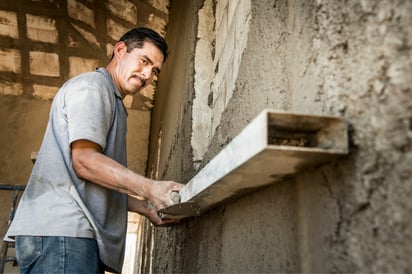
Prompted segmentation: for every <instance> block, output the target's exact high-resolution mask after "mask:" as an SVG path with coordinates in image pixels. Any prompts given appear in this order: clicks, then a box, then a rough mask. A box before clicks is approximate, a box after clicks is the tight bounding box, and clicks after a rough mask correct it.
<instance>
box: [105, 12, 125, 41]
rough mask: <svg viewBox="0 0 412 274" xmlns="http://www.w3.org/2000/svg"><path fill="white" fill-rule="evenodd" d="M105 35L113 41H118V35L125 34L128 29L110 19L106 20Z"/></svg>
mask: <svg viewBox="0 0 412 274" xmlns="http://www.w3.org/2000/svg"><path fill="white" fill-rule="evenodd" d="M106 25H107V35H109V36H110V37H111V38H112V39H114V40H116V41H117V40H119V38H120V35H122V34H123V33H125V32H127V31H128V30H129V29H128V28H127V27H125V26H123V25H120V24H119V23H117V22H115V21H114V20H112V19H111V18H108V19H107V22H106Z"/></svg>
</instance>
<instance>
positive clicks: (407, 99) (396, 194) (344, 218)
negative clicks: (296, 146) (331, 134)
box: [146, 0, 412, 273]
mask: <svg viewBox="0 0 412 274" xmlns="http://www.w3.org/2000/svg"><path fill="white" fill-rule="evenodd" d="M247 2H249V1H245V0H240V1H224V0H218V1H213V2H211V3H210V1H181V0H179V1H177V0H176V1H172V3H171V12H170V21H169V25H168V35H167V38H168V40H169V41H170V43H171V48H172V52H174V53H175V57H172V58H176V59H178V60H176V61H177V63H175V62H171V63H169V65H170V67H168V71H169V74H168V75H169V78H163V79H162V80H161V81H163V80H164V81H165V82H163V86H162V87H161V89H160V90H159V91H160V92H158V93H157V96H158V97H157V98H156V100H157V101H156V102H161V103H160V104H159V105H157V104H156V106H155V112H154V113H156V115H157V116H156V118H155V119H156V121H157V122H156V124H155V126H154V127H152V132H151V153H150V159H151V160H150V167H149V168H150V171H151V172H152V174H153V175H156V176H157V177H158V178H167V179H175V180H180V181H182V182H187V181H188V180H189V179H190V178H191V177H192V176H193V175H194V173H195V172H196V170H197V169H198V168H202V166H204V165H205V164H206V163H207V162H208V161H210V160H211V159H213V157H214V156H215V155H216V154H217V153H218V152H219V151H220V150H221V149H222V148H223V147H224V146H225V145H226V144H227V143H228V142H230V140H231V139H233V138H234V137H235V136H236V135H237V134H238V133H239V132H240V131H241V129H242V128H243V127H245V126H246V125H247V124H248V123H249V121H250V120H251V119H253V118H254V117H255V116H256V115H257V114H258V113H259V112H260V111H261V110H262V109H264V108H274V109H279V110H285V111H294V112H303V113H312V114H327V115H336V116H340V117H343V118H345V119H346V120H347V121H348V123H349V124H350V128H351V129H350V132H349V134H350V138H351V149H350V150H351V152H350V154H349V155H348V156H346V157H344V158H343V159H340V160H337V161H335V162H330V163H328V164H325V165H323V166H320V167H317V168H316V169H315V170H308V171H305V172H302V173H301V174H298V175H297V176H293V177H291V178H288V179H285V180H283V181H281V182H278V183H276V184H273V185H272V186H270V187H267V188H265V189H262V190H259V191H256V192H254V193H251V194H248V195H246V196H244V197H241V198H239V199H237V200H235V201H231V202H229V203H226V204H224V205H222V206H219V207H218V208H215V209H213V210H211V211H208V212H206V213H204V214H202V215H201V216H200V217H196V218H192V219H188V220H185V221H183V222H182V223H181V224H179V225H177V226H174V227H171V228H149V227H147V228H146V229H147V231H151V232H152V233H153V234H150V235H151V236H154V237H153V239H154V242H152V243H154V249H152V250H151V251H150V252H152V254H153V260H152V261H151V264H150V268H151V269H152V270H153V272H155V273H162V272H163V273H164V272H185V273H187V272H194V273H214V272H221V273H228V272H232V273H261V272H271V273H279V272H317V273H329V272H345V273H355V272H356V273H369V272H375V273H409V272H411V271H412V264H411V262H410V255H411V254H412V244H411V243H412V229H411V226H412V221H411V218H410V216H411V212H412V202H411V201H410V196H411V195H412V174H411V173H412V169H411V168H410V166H411V162H412V161H411V160H412V152H411V149H412V142H411V139H412V90H411V87H412V78H411V77H410V75H412V61H411V60H412V59H411V54H412V51H411V45H412V41H411V39H412V29H411V28H410V26H411V25H412V2H411V1H385V0H378V1H375V0H370V1H369V0H364V1H333V0H330V1H311V2H308V1H293V0H289V1H287V0H285V1H269V0H253V1H250V5H247ZM234 3H236V4H234ZM232 4H234V5H235V6H236V7H238V8H240V9H236V8H233V6H232V8H231V5H232ZM208 5H212V6H211V7H209V6H208ZM209 8H210V9H209ZM229 11H231V12H229ZM205 13H206V14H208V13H212V14H214V17H215V18H214V20H213V19H209V20H210V21H209V22H212V23H213V22H214V23H213V24H214V25H213V28H212V33H209V34H208V35H209V36H208V35H206V34H207V33H206V34H205V32H207V31H206V30H207V29H208V28H205V27H204V26H203V25H202V18H204V17H203V16H204V14H205ZM236 13H241V14H244V18H248V17H249V16H250V21H249V22H247V21H244V22H247V25H242V26H243V27H245V26H247V28H246V29H248V31H247V37H246V40H239V41H246V46H245V48H244V50H243V52H242V54H241V60H239V68H238V69H236V70H232V71H237V72H235V73H230V72H229V70H230V69H231V68H234V66H233V64H231V65H228V66H227V67H226V71H225V73H226V74H225V75H229V74H231V75H232V77H234V79H235V82H234V83H235V84H234V86H230V85H226V90H224V93H225V94H230V96H229V97H225V99H224V100H223V99H219V97H218V96H217V97H215V96H214V94H215V93H213V92H214V90H213V87H214V86H213V85H212V86H211V87H210V88H207V84H205V83H204V84H203V85H199V86H198V85H195V79H202V77H201V76H199V75H196V73H197V72H200V71H202V72H205V75H206V76H205V77H207V78H208V79H210V81H211V82H213V81H214V80H216V77H217V76H218V75H219V73H222V71H219V70H220V66H219V69H218V70H216V68H215V67H213V66H214V65H215V64H216V60H217V59H216V58H227V59H226V60H229V59H230V56H233V52H234V51H222V52H221V55H218V54H215V55H212V56H211V57H205V62H204V63H201V64H197V63H196V61H195V60H196V57H197V56H198V53H199V51H201V48H202V47H197V44H196V43H195V42H196V41H199V42H202V43H206V47H204V48H206V49H207V48H209V49H210V48H212V51H209V52H208V54H210V52H212V54H213V52H214V51H216V52H217V45H219V44H220V43H221V39H223V38H222V37H224V39H226V40H225V43H229V42H230V41H233V39H230V37H232V36H233V35H234V34H235V33H238V30H237V29H236V27H234V28H229V27H228V28H220V27H219V24H218V23H217V22H219V20H221V19H219V15H220V14H225V15H224V17H223V20H227V21H226V22H229V21H230V20H229V19H230V18H236V16H235V15H234V16H231V14H236ZM229 25H230V24H229ZM229 25H228V26H229ZM209 28H210V26H209ZM196 29H197V30H196ZM205 29H206V30H205ZM208 41H209V42H211V43H212V47H210V45H209V46H208V45H207V43H208ZM234 41H238V40H234ZM225 43H224V45H222V47H224V46H225ZM240 43H242V42H240ZM236 45H238V42H236V43H235V47H236ZM203 53H205V52H203ZM205 54H206V53H205ZM209 64H212V72H213V73H212V74H210V70H208V69H207V68H206V69H205V68H201V69H199V68H198V66H201V65H204V66H209ZM171 66H173V67H171ZM159 84H160V83H159ZM202 87H203V90H202ZM228 88H229V89H228ZM211 93H212V94H213V96H210V97H209V100H208V103H209V104H208V106H209V108H210V109H209V110H207V112H209V113H216V111H217V108H220V106H222V105H223V108H220V109H221V114H220V115H218V116H220V117H219V118H218V119H219V122H218V123H217V124H216V125H217V126H216V129H215V132H214V134H213V135H211V136H205V138H203V140H201V138H199V139H198V142H202V143H201V144H196V142H190V140H191V138H192V136H193V133H194V132H195V131H196V130H197V129H199V127H196V126H195V127H194V126H193V123H194V121H195V120H196V119H198V120H197V121H199V120H201V119H205V118H204V116H205V114H204V113H203V112H201V108H199V109H197V110H196V108H195V107H194V105H195V104H194V100H195V98H196V95H198V96H203V98H205V94H207V96H209V95H210V94H211ZM212 99H213V100H212ZM218 100H222V101H221V102H218ZM192 105H193V107H192ZM158 107H159V108H158ZM157 108H158V109H157ZM200 116H201V117H200ZM218 116H216V115H214V116H213V115H212V116H211V117H218ZM195 117H196V118H195ZM213 119H214V120H213ZM208 123H209V124H211V125H213V124H215V123H216V119H215V118H211V120H210V121H208ZM205 147H206V149H204V150H203V151H204V153H199V154H196V157H194V151H195V149H196V148H202V149H203V148H205ZM199 151H200V150H199ZM199 155H200V156H199ZM149 243H151V241H149Z"/></svg>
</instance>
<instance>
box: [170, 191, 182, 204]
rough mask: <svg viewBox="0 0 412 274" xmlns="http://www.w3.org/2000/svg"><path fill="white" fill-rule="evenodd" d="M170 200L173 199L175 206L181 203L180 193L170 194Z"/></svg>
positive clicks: (173, 192)
mask: <svg viewBox="0 0 412 274" xmlns="http://www.w3.org/2000/svg"><path fill="white" fill-rule="evenodd" d="M170 199H172V201H173V202H174V203H175V204H178V203H180V194H179V192H178V191H172V192H171V193H170Z"/></svg>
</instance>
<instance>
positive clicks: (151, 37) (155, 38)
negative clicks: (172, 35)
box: [112, 27, 168, 62]
mask: <svg viewBox="0 0 412 274" xmlns="http://www.w3.org/2000/svg"><path fill="white" fill-rule="evenodd" d="M121 41H123V42H124V43H125V44H126V46H127V52H130V51H131V50H133V49H134V48H140V49H141V48H143V45H144V42H152V43H153V44H154V45H155V46H156V47H158V48H159V50H160V51H161V52H162V53H163V62H165V61H166V59H167V56H168V47H167V43H166V41H165V39H163V37H161V36H160V34H158V33H157V32H156V31H154V30H152V29H149V28H146V27H138V28H134V29H131V30H129V31H128V32H126V33H125V34H123V36H122V37H120V39H119V41H118V42H121ZM112 58H113V56H112Z"/></svg>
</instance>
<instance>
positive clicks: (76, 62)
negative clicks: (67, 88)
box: [69, 56, 99, 77]
mask: <svg viewBox="0 0 412 274" xmlns="http://www.w3.org/2000/svg"><path fill="white" fill-rule="evenodd" d="M69 66H70V73H69V76H70V77H73V76H76V75H79V74H80V73H83V72H87V71H93V70H95V68H97V67H99V60H97V59H86V58H80V57H75V56H71V57H69Z"/></svg>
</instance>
